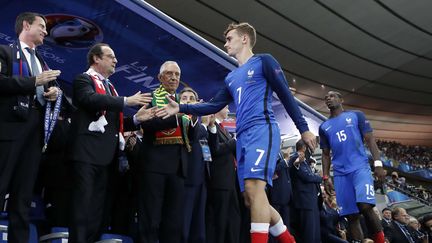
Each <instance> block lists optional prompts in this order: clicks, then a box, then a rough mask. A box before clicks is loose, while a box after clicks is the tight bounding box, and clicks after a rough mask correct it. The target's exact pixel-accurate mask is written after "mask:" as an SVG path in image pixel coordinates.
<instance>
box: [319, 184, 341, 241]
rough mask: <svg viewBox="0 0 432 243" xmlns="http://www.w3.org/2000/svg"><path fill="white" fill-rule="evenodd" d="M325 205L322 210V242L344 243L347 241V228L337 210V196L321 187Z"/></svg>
mask: <svg viewBox="0 0 432 243" xmlns="http://www.w3.org/2000/svg"><path fill="white" fill-rule="evenodd" d="M321 191H322V198H323V206H322V209H321V210H320V224H321V242H322V243H344V242H347V241H346V230H345V228H344V227H343V226H341V223H340V216H339V212H338V211H337V204H336V198H335V197H334V196H330V195H328V194H327V193H326V192H325V190H324V188H321Z"/></svg>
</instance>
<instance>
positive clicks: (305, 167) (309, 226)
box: [289, 140, 322, 242]
mask: <svg viewBox="0 0 432 243" xmlns="http://www.w3.org/2000/svg"><path fill="white" fill-rule="evenodd" d="M306 146H307V145H306V143H305V142H303V140H299V141H298V142H297V143H296V150H297V153H296V154H294V155H293V157H292V158H291V159H290V161H289V167H290V175H291V180H292V189H293V195H294V200H293V207H294V209H295V216H294V217H295V218H296V220H295V225H296V226H297V230H296V232H298V234H297V235H296V238H297V241H298V242H321V232H320V221H319V220H320V218H319V217H320V213H319V207H320V204H321V203H320V202H319V195H320V191H321V188H320V183H321V182H322V178H321V177H320V176H318V175H315V174H314V173H313V172H312V170H311V168H310V166H309V163H308V162H307V159H309V158H307V156H306V155H305V153H306ZM321 202H322V200H321Z"/></svg>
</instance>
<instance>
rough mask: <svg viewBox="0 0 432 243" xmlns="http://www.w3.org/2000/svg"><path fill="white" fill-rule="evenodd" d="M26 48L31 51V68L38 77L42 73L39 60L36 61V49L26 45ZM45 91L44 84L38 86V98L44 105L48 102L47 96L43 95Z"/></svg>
mask: <svg viewBox="0 0 432 243" xmlns="http://www.w3.org/2000/svg"><path fill="white" fill-rule="evenodd" d="M25 49H27V51H28V52H29V53H30V65H31V70H32V74H33V76H35V77H36V76H38V75H39V74H40V72H39V68H38V65H37V62H36V54H35V50H33V49H31V48H30V47H26V48H25ZM43 93H44V86H43V85H38V86H36V99H37V100H38V101H39V103H40V104H41V105H42V106H44V105H45V103H46V101H45V98H44V96H43Z"/></svg>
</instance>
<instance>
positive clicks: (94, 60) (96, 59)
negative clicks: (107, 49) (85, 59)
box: [93, 55, 100, 63]
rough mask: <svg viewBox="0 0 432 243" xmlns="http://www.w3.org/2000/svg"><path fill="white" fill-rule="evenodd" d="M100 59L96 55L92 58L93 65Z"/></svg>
mask: <svg viewBox="0 0 432 243" xmlns="http://www.w3.org/2000/svg"><path fill="white" fill-rule="evenodd" d="M99 60H100V57H98V56H97V55H94V56H93V62H94V63H99Z"/></svg>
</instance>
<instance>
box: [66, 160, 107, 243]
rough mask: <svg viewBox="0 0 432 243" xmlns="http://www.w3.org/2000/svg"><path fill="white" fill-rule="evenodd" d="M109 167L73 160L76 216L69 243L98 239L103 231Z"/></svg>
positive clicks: (83, 242)
mask: <svg viewBox="0 0 432 243" xmlns="http://www.w3.org/2000/svg"><path fill="white" fill-rule="evenodd" d="M108 174H109V166H101V165H93V164H88V163H83V162H77V161H74V162H73V177H74V179H73V182H74V183H73V187H74V188H73V189H72V191H73V193H72V215H71V226H70V229H69V232H70V234H69V242H71V243H75V242H76V243H85V242H95V241H97V240H98V239H99V236H100V234H101V230H102V229H101V225H102V221H103V218H104V212H105V201H106V198H107V196H106V191H107V184H108V176H109V175H108Z"/></svg>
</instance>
